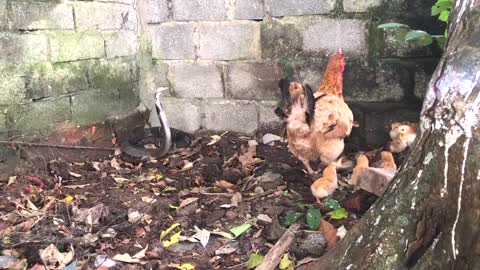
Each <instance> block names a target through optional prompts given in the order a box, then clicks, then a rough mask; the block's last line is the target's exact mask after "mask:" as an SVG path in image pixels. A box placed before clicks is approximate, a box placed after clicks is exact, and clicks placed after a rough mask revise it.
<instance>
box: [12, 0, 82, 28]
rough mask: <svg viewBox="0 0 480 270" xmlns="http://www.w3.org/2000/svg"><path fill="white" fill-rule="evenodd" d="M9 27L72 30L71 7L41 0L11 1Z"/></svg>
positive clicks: (73, 25)
mask: <svg viewBox="0 0 480 270" xmlns="http://www.w3.org/2000/svg"><path fill="white" fill-rule="evenodd" d="M9 19H10V21H9V23H10V27H11V28H13V29H18V30H42V29H55V30H57V29H62V30H73V29H74V28H75V24H74V22H73V8H72V6H71V5H68V4H58V3H54V2H42V1H12V2H10V11H9Z"/></svg>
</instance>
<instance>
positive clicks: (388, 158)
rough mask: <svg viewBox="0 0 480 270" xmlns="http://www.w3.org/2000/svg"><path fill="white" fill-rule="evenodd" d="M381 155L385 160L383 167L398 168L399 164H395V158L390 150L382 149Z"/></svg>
mask: <svg viewBox="0 0 480 270" xmlns="http://www.w3.org/2000/svg"><path fill="white" fill-rule="evenodd" d="M380 156H381V157H382V161H383V166H382V167H383V168H384V169H394V170H396V169H397V164H395V159H394V158H393V155H392V153H390V152H388V151H382V153H380Z"/></svg>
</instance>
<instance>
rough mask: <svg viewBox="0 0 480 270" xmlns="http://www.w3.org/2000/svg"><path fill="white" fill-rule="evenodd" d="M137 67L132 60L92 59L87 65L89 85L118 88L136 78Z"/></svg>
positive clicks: (100, 87) (98, 87) (101, 87)
mask: <svg viewBox="0 0 480 270" xmlns="http://www.w3.org/2000/svg"><path fill="white" fill-rule="evenodd" d="M137 68H138V66H137V64H136V62H135V61H133V60H122V59H109V60H105V59H99V60H92V61H90V62H89V66H88V80H89V85H90V86H91V87H93V88H97V89H110V88H114V89H120V88H122V87H123V85H127V84H130V83H131V82H134V81H137V80H138V77H137Z"/></svg>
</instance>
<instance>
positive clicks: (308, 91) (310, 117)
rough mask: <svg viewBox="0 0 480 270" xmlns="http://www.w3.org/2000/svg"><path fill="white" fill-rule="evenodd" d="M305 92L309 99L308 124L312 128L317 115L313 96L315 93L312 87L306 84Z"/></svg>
mask: <svg viewBox="0 0 480 270" xmlns="http://www.w3.org/2000/svg"><path fill="white" fill-rule="evenodd" d="M303 89H304V90H305V97H306V98H307V115H306V116H307V124H308V125H309V126H310V124H311V123H312V120H313V117H314V115H315V101H316V100H315V97H314V96H313V91H312V88H311V87H310V85H308V84H305V85H304V86H303Z"/></svg>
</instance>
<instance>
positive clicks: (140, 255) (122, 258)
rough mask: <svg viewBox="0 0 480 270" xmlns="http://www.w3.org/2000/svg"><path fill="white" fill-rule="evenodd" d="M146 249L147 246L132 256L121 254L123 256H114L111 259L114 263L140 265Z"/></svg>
mask: <svg viewBox="0 0 480 270" xmlns="http://www.w3.org/2000/svg"><path fill="white" fill-rule="evenodd" d="M147 249H148V245H147V246H146V247H145V248H144V249H142V250H140V251H139V252H138V253H137V254H135V255H133V256H130V254H128V253H123V254H117V255H115V256H114V257H113V259H114V260H116V261H120V262H126V263H141V260H140V259H143V258H144V257H145V254H146V252H147Z"/></svg>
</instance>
